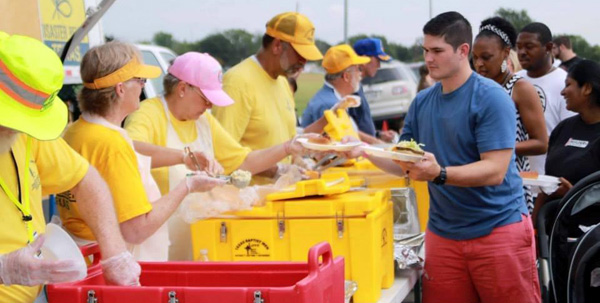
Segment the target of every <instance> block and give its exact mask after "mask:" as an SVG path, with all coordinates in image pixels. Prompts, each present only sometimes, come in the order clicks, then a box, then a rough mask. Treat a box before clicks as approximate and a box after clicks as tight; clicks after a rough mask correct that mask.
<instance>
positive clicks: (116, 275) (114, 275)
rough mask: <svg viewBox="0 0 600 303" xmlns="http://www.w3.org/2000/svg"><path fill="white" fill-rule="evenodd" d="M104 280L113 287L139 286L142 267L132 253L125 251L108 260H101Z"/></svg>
mask: <svg viewBox="0 0 600 303" xmlns="http://www.w3.org/2000/svg"><path fill="white" fill-rule="evenodd" d="M100 265H101V266H102V272H103V273H104V280H106V282H107V283H108V284H112V285H125V286H139V285H140V273H141V272H142V269H141V267H140V265H139V264H138V263H137V262H136V261H135V260H134V259H133V256H132V255H131V253H130V252H128V251H124V252H122V253H120V254H118V255H114V256H112V257H110V258H108V259H106V260H100Z"/></svg>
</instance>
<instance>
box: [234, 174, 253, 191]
mask: <svg viewBox="0 0 600 303" xmlns="http://www.w3.org/2000/svg"><path fill="white" fill-rule="evenodd" d="M251 179H252V173H251V172H249V171H245V170H241V169H238V170H236V171H234V172H233V173H231V183H232V184H233V185H234V186H235V187H238V188H244V187H246V186H248V184H250V180H251Z"/></svg>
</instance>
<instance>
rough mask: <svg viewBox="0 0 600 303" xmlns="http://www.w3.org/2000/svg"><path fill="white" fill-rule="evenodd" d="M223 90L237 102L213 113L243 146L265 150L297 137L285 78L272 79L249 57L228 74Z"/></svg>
mask: <svg viewBox="0 0 600 303" xmlns="http://www.w3.org/2000/svg"><path fill="white" fill-rule="evenodd" d="M223 89H224V90H225V92H227V94H228V95H229V96H231V98H233V100H235V103H234V104H233V105H230V106H226V107H213V109H212V113H213V115H214V116H215V118H217V120H219V122H221V125H223V128H225V130H227V131H228V132H229V133H230V134H231V135H232V137H233V138H234V139H235V140H238V141H239V142H240V143H241V144H242V145H243V146H248V147H250V148H251V149H252V150H258V149H264V148H268V147H272V146H275V145H278V144H281V143H283V142H285V141H288V140H290V139H292V138H293V137H294V136H295V135H296V114H295V112H294V97H293V95H292V91H291V90H290V86H289V84H288V82H287V80H286V79H285V78H284V77H281V76H280V77H278V78H277V79H273V78H271V76H269V74H267V72H266V71H265V70H264V69H263V68H262V66H260V65H259V64H258V62H256V61H255V60H254V59H253V58H252V57H250V58H247V59H246V60H244V61H242V62H241V63H239V64H238V65H236V66H234V67H232V68H231V69H230V70H229V71H227V73H225V75H224V77H223Z"/></svg>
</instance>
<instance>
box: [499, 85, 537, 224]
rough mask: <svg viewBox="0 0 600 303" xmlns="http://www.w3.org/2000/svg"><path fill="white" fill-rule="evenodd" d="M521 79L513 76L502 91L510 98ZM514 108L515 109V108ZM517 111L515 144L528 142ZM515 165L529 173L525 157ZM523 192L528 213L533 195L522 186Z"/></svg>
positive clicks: (527, 161) (517, 160)
mask: <svg viewBox="0 0 600 303" xmlns="http://www.w3.org/2000/svg"><path fill="white" fill-rule="evenodd" d="M521 79H523V77H521V76H519V75H513V76H512V77H511V78H510V80H508V82H506V84H504V86H502V87H503V88H504V90H506V92H507V93H508V95H509V96H510V97H511V98H512V92H513V88H514V86H515V84H516V83H517V81H519V80H521ZM515 108H516V107H515ZM516 111H517V142H521V141H525V140H529V134H528V133H527V129H525V125H523V121H521V114H520V113H519V109H518V108H516ZM515 159H516V161H515V162H516V164H517V169H518V170H519V171H530V170H531V167H530V165H529V159H528V158H527V157H526V156H516V157H515ZM523 192H524V195H525V202H526V203H527V209H528V210H529V213H530V214H531V212H532V211H533V195H532V194H531V188H530V187H529V186H523Z"/></svg>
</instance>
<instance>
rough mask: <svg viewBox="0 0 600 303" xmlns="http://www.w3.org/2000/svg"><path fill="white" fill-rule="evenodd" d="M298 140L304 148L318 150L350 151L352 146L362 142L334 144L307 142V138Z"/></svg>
mask: <svg viewBox="0 0 600 303" xmlns="http://www.w3.org/2000/svg"><path fill="white" fill-rule="evenodd" d="M298 142H300V144H302V146H304V147H305V148H308V149H312V150H319V151H330V150H331V151H350V150H352V149H353V148H355V147H357V146H359V145H361V144H362V142H348V143H343V144H342V143H335V144H316V143H311V142H308V138H299V139H298Z"/></svg>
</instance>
